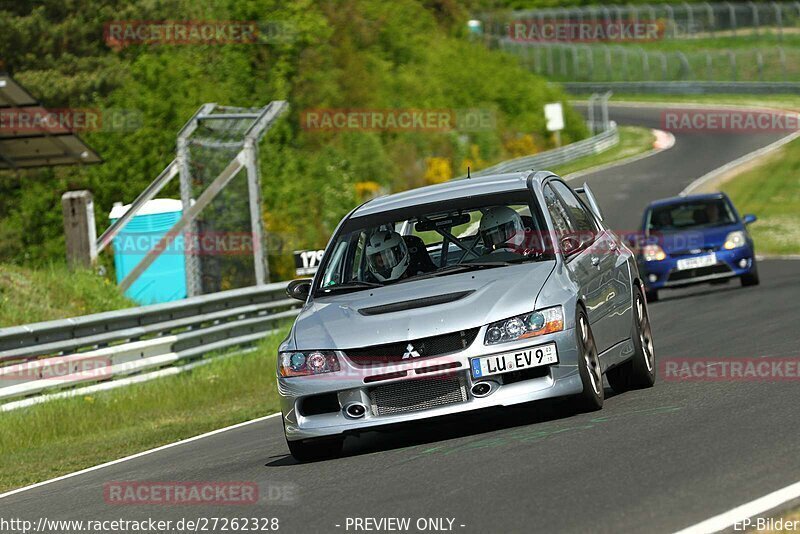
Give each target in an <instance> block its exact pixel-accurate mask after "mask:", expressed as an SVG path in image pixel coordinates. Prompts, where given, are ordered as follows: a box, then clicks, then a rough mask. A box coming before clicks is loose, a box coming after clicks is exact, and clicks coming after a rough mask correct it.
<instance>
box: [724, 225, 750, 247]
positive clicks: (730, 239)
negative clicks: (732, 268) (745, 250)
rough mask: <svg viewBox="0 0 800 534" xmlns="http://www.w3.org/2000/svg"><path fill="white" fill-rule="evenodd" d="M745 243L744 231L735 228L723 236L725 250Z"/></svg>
mask: <svg viewBox="0 0 800 534" xmlns="http://www.w3.org/2000/svg"><path fill="white" fill-rule="evenodd" d="M746 243H747V238H746V237H745V235H744V232H742V231H741V230H737V231H735V232H731V233H729V234H728V236H727V237H726V238H725V244H724V245H723V247H725V249H726V250H731V249H734V248H739V247H743V246H745V244H746Z"/></svg>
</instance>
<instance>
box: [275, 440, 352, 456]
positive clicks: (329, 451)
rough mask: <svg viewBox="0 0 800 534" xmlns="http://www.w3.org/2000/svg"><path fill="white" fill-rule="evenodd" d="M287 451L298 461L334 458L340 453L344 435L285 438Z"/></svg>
mask: <svg viewBox="0 0 800 534" xmlns="http://www.w3.org/2000/svg"><path fill="white" fill-rule="evenodd" d="M286 444H287V445H288V446H289V452H290V453H291V455H292V456H293V457H294V459H295V460H297V461H298V462H313V461H315V460H324V459H327V458H335V457H337V456H339V455H340V454H341V453H342V447H343V445H344V437H342V436H333V437H329V438H328V437H326V438H314V439H306V440H301V441H289V440H286Z"/></svg>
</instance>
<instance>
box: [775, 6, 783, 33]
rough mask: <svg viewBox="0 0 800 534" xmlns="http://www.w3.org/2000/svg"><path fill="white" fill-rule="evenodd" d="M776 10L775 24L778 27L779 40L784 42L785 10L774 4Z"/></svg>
mask: <svg viewBox="0 0 800 534" xmlns="http://www.w3.org/2000/svg"><path fill="white" fill-rule="evenodd" d="M772 8H773V9H774V10H775V24H776V25H777V26H778V40H779V41H783V8H782V7H781V5H780V4H779V3H778V2H772Z"/></svg>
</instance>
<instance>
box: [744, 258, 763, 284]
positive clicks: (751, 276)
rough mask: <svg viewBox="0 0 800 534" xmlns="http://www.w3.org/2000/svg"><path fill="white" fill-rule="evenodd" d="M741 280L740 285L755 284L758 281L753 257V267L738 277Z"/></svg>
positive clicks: (756, 267)
mask: <svg viewBox="0 0 800 534" xmlns="http://www.w3.org/2000/svg"><path fill="white" fill-rule="evenodd" d="M740 280H741V281H742V287H751V286H757V285H758V283H759V280H758V264H757V263H756V260H755V258H753V268H752V269H750V272H749V273H747V274H745V275H742V277H741V278H740Z"/></svg>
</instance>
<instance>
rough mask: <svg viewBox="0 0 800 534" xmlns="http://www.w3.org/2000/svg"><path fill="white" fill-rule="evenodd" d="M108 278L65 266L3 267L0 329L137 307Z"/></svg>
mask: <svg viewBox="0 0 800 534" xmlns="http://www.w3.org/2000/svg"><path fill="white" fill-rule="evenodd" d="M135 305H136V304H135V303H134V302H133V301H131V300H129V299H128V298H126V297H125V296H124V295H123V294H122V292H121V291H120V290H119V289H118V288H117V286H116V285H115V284H113V283H111V281H109V280H108V279H107V278H104V277H102V276H98V275H96V274H94V273H93V272H91V271H88V270H87V271H80V270H79V271H69V270H68V269H67V268H66V266H58V265H51V266H49V267H44V268H41V269H32V268H27V267H19V266H16V265H10V264H0V327H3V326H13V325H19V324H26V323H35V322H38V321H49V320H51V319H64V318H66V317H74V316H76V315H86V314H89V313H97V312H103V311H110V310H118V309H121V308H127V307H130V306H135Z"/></svg>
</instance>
